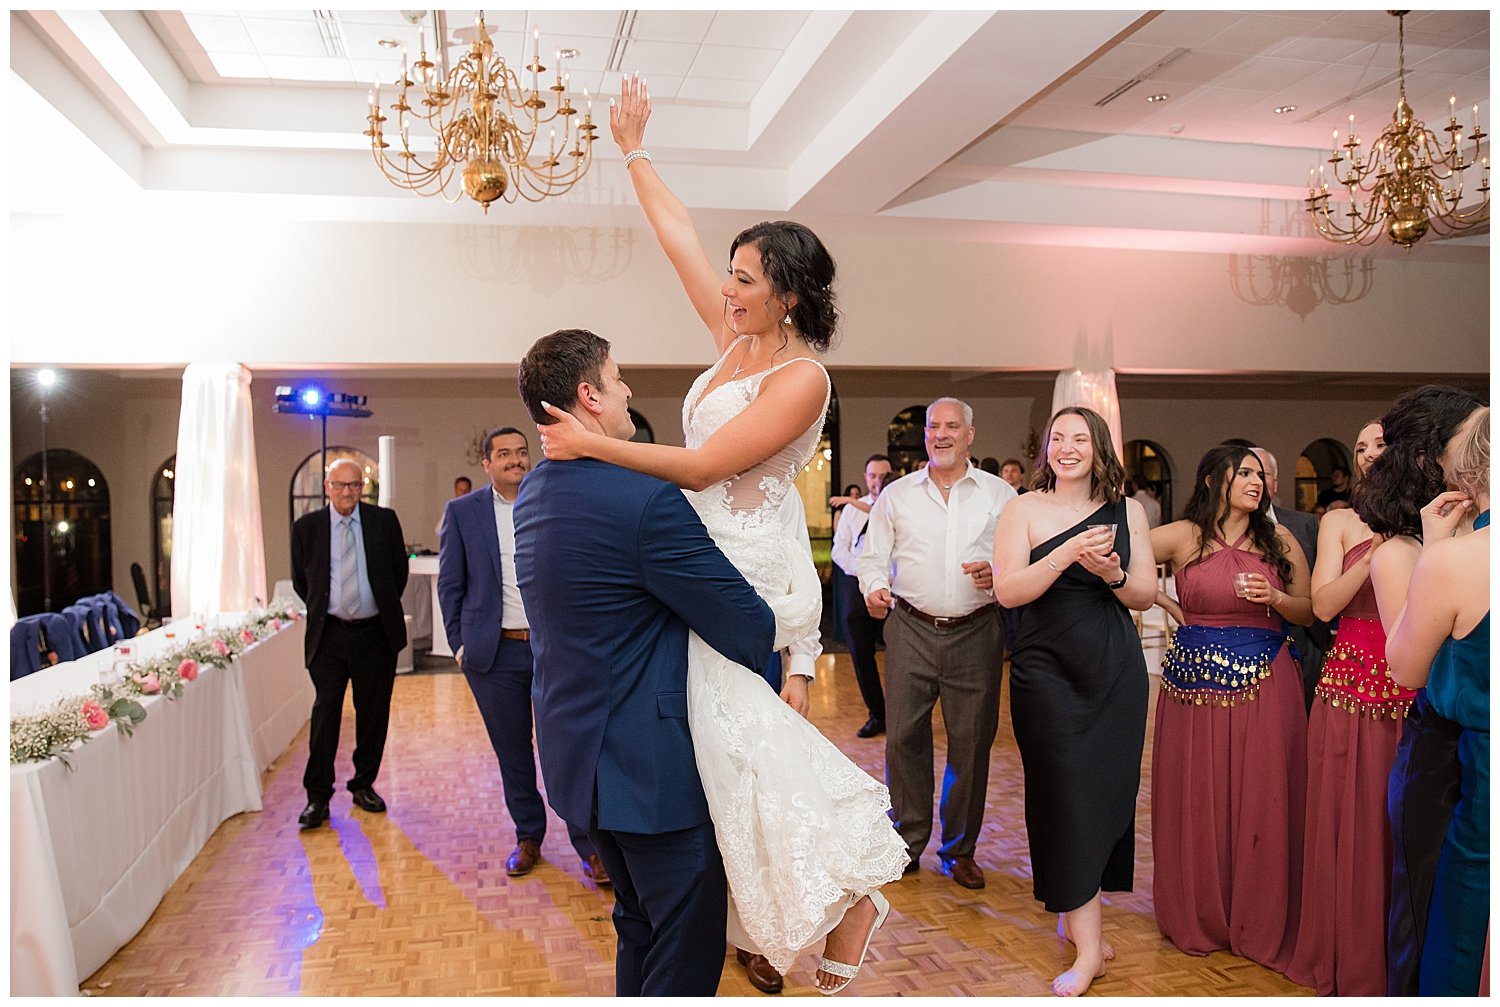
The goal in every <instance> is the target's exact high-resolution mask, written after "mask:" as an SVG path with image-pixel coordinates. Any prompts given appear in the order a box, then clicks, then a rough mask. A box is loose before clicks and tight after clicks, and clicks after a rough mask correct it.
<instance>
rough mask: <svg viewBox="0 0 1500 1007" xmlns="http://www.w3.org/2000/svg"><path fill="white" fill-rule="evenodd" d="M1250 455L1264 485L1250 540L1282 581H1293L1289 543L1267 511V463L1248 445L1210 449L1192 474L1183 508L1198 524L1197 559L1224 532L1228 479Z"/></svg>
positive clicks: (1186, 517)
mask: <svg viewBox="0 0 1500 1007" xmlns="http://www.w3.org/2000/svg"><path fill="white" fill-rule="evenodd" d="M1247 458H1248V459H1250V462H1251V467H1252V468H1254V469H1255V470H1256V471H1258V472H1260V474H1261V475H1260V479H1261V485H1262V486H1263V487H1264V489H1263V492H1262V493H1261V495H1260V506H1258V507H1256V508H1255V510H1253V511H1251V512H1250V541H1251V542H1252V543H1254V545H1255V548H1256V549H1258V550H1259V551H1260V554H1261V555H1262V556H1264V557H1265V558H1266V561H1267V562H1268V563H1270V564H1271V565H1272V566H1274V567H1275V568H1276V572H1277V574H1279V575H1280V577H1281V583H1282V584H1283V585H1285V584H1290V583H1291V582H1292V561H1291V560H1290V559H1288V558H1287V555H1286V545H1285V544H1284V543H1283V542H1282V541H1281V536H1279V535H1277V534H1276V523H1275V522H1274V521H1272V520H1271V516H1270V514H1269V513H1268V511H1269V510H1270V509H1271V491H1270V487H1266V486H1265V481H1266V470H1265V466H1263V465H1262V464H1261V462H1260V458H1259V457H1257V456H1256V454H1255V452H1253V451H1251V450H1250V449H1249V448H1245V447H1241V446H1240V445H1238V444H1220V445H1219V446H1218V447H1216V448H1210V449H1209V452H1208V454H1206V455H1204V456H1203V458H1202V459H1201V460H1200V461H1199V462H1198V471H1197V473H1196V474H1195V475H1194V476H1193V480H1194V481H1193V495H1192V497H1191V498H1189V500H1188V502H1187V506H1186V507H1184V508H1183V509H1182V518H1183V520H1184V521H1191V522H1192V523H1193V524H1195V525H1197V526H1198V558H1199V559H1202V558H1203V556H1204V554H1205V553H1207V551H1208V544H1209V543H1210V542H1211V541H1213V537H1214V536H1215V535H1218V534H1220V533H1222V532H1223V531H1224V521H1225V519H1226V518H1228V517H1229V508H1228V507H1227V506H1226V505H1225V499H1224V497H1225V490H1226V488H1227V486H1228V479H1229V477H1230V476H1231V475H1232V474H1233V473H1234V470H1235V469H1237V468H1239V467H1240V464H1241V463H1242V462H1244V461H1245V459H1247Z"/></svg>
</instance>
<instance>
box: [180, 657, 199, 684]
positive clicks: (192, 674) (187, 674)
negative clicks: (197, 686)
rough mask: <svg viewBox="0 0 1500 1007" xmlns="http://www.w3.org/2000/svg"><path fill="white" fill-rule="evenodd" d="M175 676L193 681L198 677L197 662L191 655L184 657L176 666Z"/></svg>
mask: <svg viewBox="0 0 1500 1007" xmlns="http://www.w3.org/2000/svg"><path fill="white" fill-rule="evenodd" d="M177 677H179V678H181V679H182V680H183V681H184V682H194V681H197V679H198V662H197V661H194V660H193V659H192V658H191V657H189V658H186V659H185V660H184V661H183V662H182V663H181V664H179V665H178V666H177Z"/></svg>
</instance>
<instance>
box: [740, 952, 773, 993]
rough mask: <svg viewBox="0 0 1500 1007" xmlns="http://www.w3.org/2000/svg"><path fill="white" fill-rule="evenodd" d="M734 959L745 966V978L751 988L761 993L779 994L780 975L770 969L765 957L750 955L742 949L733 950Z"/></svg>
mask: <svg viewBox="0 0 1500 1007" xmlns="http://www.w3.org/2000/svg"><path fill="white" fill-rule="evenodd" d="M734 958H735V961H737V962H739V963H740V964H741V965H743V966H745V978H747V979H749V980H750V985H751V986H754V987H755V988H756V989H758V990H760V991H761V992H762V993H780V992H781V987H782V978H781V973H780V972H777V971H776V970H775V969H773V968H772V967H771V963H770V962H768V961H766V956H765V955H752V954H751V953H750V952H748V951H746V950H745V949H743V948H735V949H734Z"/></svg>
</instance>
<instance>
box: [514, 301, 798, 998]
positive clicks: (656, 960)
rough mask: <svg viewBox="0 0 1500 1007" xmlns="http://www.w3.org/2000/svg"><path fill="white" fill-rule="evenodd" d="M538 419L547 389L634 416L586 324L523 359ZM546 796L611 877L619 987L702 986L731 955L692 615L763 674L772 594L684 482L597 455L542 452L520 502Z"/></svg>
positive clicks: (601, 424) (708, 992) (525, 386)
mask: <svg viewBox="0 0 1500 1007" xmlns="http://www.w3.org/2000/svg"><path fill="white" fill-rule="evenodd" d="M519 384H520V388H521V398H522V400H523V401H524V402H525V403H526V408H527V410H528V411H529V412H530V413H531V416H532V418H533V419H534V420H536V421H537V422H538V423H551V422H553V420H552V417H550V416H549V415H547V413H546V412H545V411H544V409H543V407H542V403H543V402H544V401H545V402H551V403H553V404H555V405H557V406H559V407H561V408H563V409H565V410H567V411H569V412H571V413H572V414H573V415H574V416H576V417H578V419H579V420H580V421H581V422H583V423H584V425H585V426H587V427H589V429H591V430H594V431H597V432H600V433H604V434H606V435H608V436H611V437H619V438H627V437H629V436H630V435H631V434H632V433H633V432H634V430H635V426H634V424H633V423H632V422H631V420H630V415H629V411H628V408H627V407H628V405H629V402H630V388H629V386H627V385H626V384H625V382H624V381H622V380H621V378H620V369H619V367H618V366H617V365H616V364H615V362H614V361H613V360H611V359H610V357H609V343H607V342H605V341H604V340H603V339H600V338H599V337H598V336H596V335H594V334H593V333H591V332H587V331H584V330H582V329H563V330H561V331H558V332H554V333H553V334H551V335H549V336H545V337H543V338H542V339H540V340H538V341H537V343H536V344H535V345H534V346H532V348H531V350H530V351H529V352H528V353H527V354H526V357H525V359H524V360H522V361H521V368H520V373H519ZM515 518H516V571H517V575H518V579H519V580H520V584H521V593H522V595H523V596H524V597H525V599H526V609H527V612H528V614H529V615H530V616H531V630H532V638H531V645H532V653H533V656H534V658H535V678H534V682H533V685H532V695H533V700H534V703H535V709H536V736H537V746H538V748H539V749H540V754H541V762H542V776H543V778H544V779H545V781H546V784H547V799H548V800H549V801H550V802H551V804H552V807H553V808H554V809H556V811H557V813H558V814H559V815H560V816H561V817H562V818H563V820H564V821H571V822H587V823H588V824H589V834H590V836H591V837H592V838H593V840H594V845H595V846H596V847H597V848H598V850H599V856H600V857H601V858H602V859H603V861H604V865H605V866H606V867H607V868H608V869H609V873H610V877H611V878H612V879H613V880H614V888H615V910H614V924H615V932H616V935H617V937H618V952H617V954H616V958H615V992H616V994H617V995H619V996H712V995H713V994H714V993H715V992H716V991H717V989H718V984H719V974H720V972H721V971H722V970H723V965H724V922H725V917H726V913H727V909H728V891H727V883H726V881H725V879H724V864H723V861H722V860H721V859H720V857H719V850H718V846H717V844H716V843H715V841H714V832H713V823H712V821H710V819H709V815H708V804H707V801H706V799H705V798H704V796H703V785H702V783H701V782H700V780H699V779H698V770H697V766H696V764H695V762H694V757H693V739H692V737H691V735H690V734H689V732H688V721H687V639H688V630H689V629H691V630H693V631H694V632H696V633H698V634H699V635H700V636H701V637H703V639H704V640H705V641H707V643H708V644H709V645H710V646H712V647H713V648H714V649H716V650H718V651H719V652H720V653H722V654H723V655H724V656H725V657H727V658H729V659H730V660H732V661H734V662H735V663H737V664H740V665H743V666H744V667H747V668H751V669H754V670H755V671H757V672H759V671H761V669H763V668H764V666H765V663H766V657H767V655H769V654H770V653H771V647H772V642H773V634H774V631H775V622H774V619H773V618H772V615H771V611H770V609H769V608H768V607H767V606H766V604H765V603H764V602H763V601H761V599H760V597H759V596H758V595H757V594H756V593H755V591H754V589H752V588H751V587H750V585H749V584H747V583H746V582H745V579H744V578H743V577H741V576H740V574H739V572H738V571H737V570H736V569H735V568H734V566H733V565H731V564H730V562H729V561H728V560H727V559H725V558H724V554H723V553H721V552H720V551H719V549H718V547H717V546H715V545H714V543H713V540H712V539H711V538H710V537H709V535H708V532H707V531H706V530H705V529H704V527H703V524H702V522H701V521H699V519H698V516H697V514H696V513H694V511H693V509H692V507H691V506H690V505H689V504H688V502H687V500H686V498H685V497H683V495H682V492H681V491H680V490H678V489H677V487H675V486H672V485H670V484H669V483H664V482H662V481H661V480H659V479H655V478H652V477H650V476H646V475H642V474H640V473H638V472H631V471H629V470H626V469H622V468H619V467H617V466H614V465H609V464H606V463H604V462H599V461H593V460H580V461H568V462H543V463H541V464H540V465H538V466H537V467H536V469H535V470H534V471H533V472H532V473H531V474H530V475H529V476H527V477H526V481H525V483H524V484H523V485H522V487H521V493H520V496H519V498H518V499H517V501H516V510H515Z"/></svg>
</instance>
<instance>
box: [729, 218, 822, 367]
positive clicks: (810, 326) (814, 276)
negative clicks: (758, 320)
mask: <svg viewBox="0 0 1500 1007" xmlns="http://www.w3.org/2000/svg"><path fill="white" fill-rule="evenodd" d="M741 245H752V246H754V248H755V250H756V251H758V252H759V253H760V266H761V269H763V270H764V271H765V274H766V279H768V280H770V281H771V290H772V291H774V292H775V294H776V296H777V297H780V298H782V299H785V300H789V299H790V298H791V297H792V296H793V295H795V296H796V298H797V304H796V306H795V307H793V308H792V310H791V316H792V326H793V327H794V328H795V329H796V330H797V331H798V332H799V333H801V334H802V338H803V339H805V340H807V344H808V345H809V346H811V347H812V348H813V349H815V350H817V351H818V352H819V353H826V352H828V349H829V347H831V346H832V345H833V338H834V333H835V332H836V331H837V330H838V327H839V312H838V307H837V305H836V304H835V303H834V296H833V278H834V272H835V268H834V264H833V256H831V255H829V254H828V249H827V248H825V247H823V242H821V241H819V240H818V236H817V235H816V234H814V233H813V232H812V231H811V230H809V229H808V228H806V227H804V226H803V225H801V224H799V223H797V222H796V221H793V220H764V221H761V222H760V223H759V224H756V225H755V226H754V227H747V228H745V229H744V230H743V231H741V232H740V233H739V234H738V235H737V236H736V237H735V239H734V242H733V243H732V244H730V246H729V257H730V258H731V259H733V258H734V253H735V252H736V251H737V250H738V249H739V247H740V246H741Z"/></svg>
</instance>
